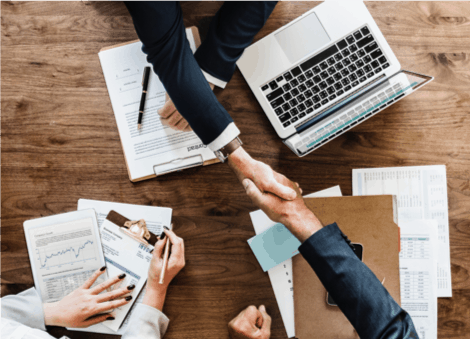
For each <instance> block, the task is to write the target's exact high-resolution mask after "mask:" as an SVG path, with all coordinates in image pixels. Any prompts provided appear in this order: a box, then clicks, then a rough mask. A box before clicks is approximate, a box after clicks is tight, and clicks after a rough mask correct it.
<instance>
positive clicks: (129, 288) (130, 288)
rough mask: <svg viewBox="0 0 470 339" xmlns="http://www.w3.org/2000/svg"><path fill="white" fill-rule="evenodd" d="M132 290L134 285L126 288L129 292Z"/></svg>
mask: <svg viewBox="0 0 470 339" xmlns="http://www.w3.org/2000/svg"><path fill="white" fill-rule="evenodd" d="M134 288H135V285H134V284H132V285H129V286H127V289H128V290H129V291H130V290H133V289H134Z"/></svg>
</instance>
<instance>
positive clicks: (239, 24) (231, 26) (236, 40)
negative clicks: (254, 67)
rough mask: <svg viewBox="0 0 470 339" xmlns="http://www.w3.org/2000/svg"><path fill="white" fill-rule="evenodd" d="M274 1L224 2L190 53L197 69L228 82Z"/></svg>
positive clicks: (266, 18) (267, 15) (268, 13)
mask: <svg viewBox="0 0 470 339" xmlns="http://www.w3.org/2000/svg"><path fill="white" fill-rule="evenodd" d="M276 3H277V1H227V2H225V3H224V4H223V5H222V7H221V8H220V9H219V11H218V12H217V14H216V15H215V16H214V18H213V19H212V21H211V24H210V27H209V31H208V33H207V36H206V38H205V40H204V42H203V43H202V44H201V47H199V48H198V50H197V51H196V53H195V54H194V56H195V58H196V60H197V62H198V63H199V65H200V66H201V68H202V69H203V70H204V71H205V72H207V73H209V74H210V75H212V76H214V77H216V78H218V79H220V80H223V81H225V82H228V81H229V80H230V78H231V77H232V75H233V72H234V71H235V67H236V65H235V63H236V62H237V60H238V59H239V58H240V57H241V55H242V53H243V51H244V50H245V48H246V47H248V46H249V45H250V44H251V42H252V41H253V38H254V37H255V35H256V34H257V33H258V32H259V31H260V30H261V28H262V27H263V26H264V24H265V22H266V20H268V18H269V16H270V15H271V12H272V11H273V10H274V7H275V6H276Z"/></svg>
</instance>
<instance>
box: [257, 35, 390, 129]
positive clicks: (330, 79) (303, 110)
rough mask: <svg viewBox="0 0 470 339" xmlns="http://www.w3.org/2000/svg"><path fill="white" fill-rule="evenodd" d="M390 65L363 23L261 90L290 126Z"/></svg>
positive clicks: (282, 122)
mask: <svg viewBox="0 0 470 339" xmlns="http://www.w3.org/2000/svg"><path fill="white" fill-rule="evenodd" d="M389 66H390V63H389V62H388V60H387V58H386V57H385V55H384V54H383V52H382V51H381V49H380V48H379V46H378V44H377V42H376V41H375V39H374V37H373V36H372V34H371V33H370V31H369V28H368V27H367V26H364V27H362V28H361V29H359V30H357V31H356V32H354V33H352V34H351V35H349V36H347V37H346V38H344V39H342V40H340V41H338V42H337V43H336V44H334V45H332V46H330V47H329V48H327V49H326V50H324V51H322V52H320V53H318V54H317V55H315V56H314V57H312V58H310V59H308V60H306V61H304V62H302V63H301V64H299V65H297V66H296V67H294V68H292V69H291V70H289V71H288V72H285V73H283V74H280V75H278V76H277V77H276V78H275V79H274V80H272V81H270V82H269V83H267V84H265V85H263V86H261V90H262V91H264V92H265V95H266V99H267V100H268V101H269V103H270V104H271V107H272V108H273V110H274V112H275V113H276V115H277V117H278V119H279V121H280V122H281V124H282V126H284V127H289V126H290V125H291V124H293V123H295V122H297V121H299V120H300V119H302V118H304V117H306V116H312V114H313V113H316V112H319V111H320V110H322V109H324V108H325V107H326V105H327V104H328V103H329V102H330V101H332V100H335V99H336V98H337V97H340V96H342V95H344V94H347V93H349V92H352V91H353V90H355V89H356V88H355V87H357V86H358V85H359V84H361V83H363V82H364V81H366V80H367V79H369V78H372V77H373V76H374V75H375V74H377V73H379V72H381V71H382V70H384V69H386V68H387V67H389ZM268 92H269V93H268ZM266 93H267V94H266Z"/></svg>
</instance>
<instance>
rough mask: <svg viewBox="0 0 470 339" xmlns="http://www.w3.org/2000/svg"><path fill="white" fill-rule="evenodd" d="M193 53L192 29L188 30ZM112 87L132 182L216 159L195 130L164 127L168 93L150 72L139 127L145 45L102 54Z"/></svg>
mask: <svg viewBox="0 0 470 339" xmlns="http://www.w3.org/2000/svg"><path fill="white" fill-rule="evenodd" d="M186 32H187V35H188V40H189V42H190V47H191V49H192V51H193V53H194V52H195V50H196V46H195V43H194V38H193V35H192V33H191V30H190V29H189V28H188V29H187V30H186ZM98 55H99V58H100V62H101V67H102V69H103V74H104V78H105V81H106V86H107V88H108V92H109V97H110V99H111V104H112V107H113V111H114V115H115V117H116V122H117V126H118V130H119V135H120V137H121V143H122V147H123V150H124V155H125V158H126V162H127V168H128V172H129V177H130V179H131V181H138V180H143V179H147V178H151V177H153V176H155V174H156V172H158V173H164V172H165V171H171V169H172V168H173V167H182V166H189V165H190V164H192V163H200V164H201V165H202V163H203V162H204V161H209V160H212V159H216V156H215V154H214V152H212V151H211V150H210V149H209V148H207V147H206V146H205V145H204V144H203V143H202V141H201V140H200V139H199V138H198V136H197V135H196V134H195V133H194V132H192V131H191V132H181V131H176V130H173V129H171V128H170V127H168V126H165V125H163V124H162V122H161V120H160V116H159V114H158V110H159V109H160V108H162V107H163V105H164V104H165V101H166V92H165V88H164V87H163V84H162V83H161V82H160V80H159V79H158V76H157V75H156V74H155V73H153V71H152V73H151V74H150V80H149V84H148V89H147V99H146V102H145V109H144V115H143V120H142V128H141V129H140V130H138V129H137V118H138V114H139V103H140V98H141V94H142V84H141V82H142V75H143V72H144V68H145V67H146V66H150V67H151V66H152V65H150V64H149V63H148V62H147V60H146V55H145V54H144V53H143V52H142V43H141V42H140V41H138V42H133V43H129V44H126V45H122V46H119V47H115V48H111V49H107V50H103V51H101V52H100V53H99V54H98Z"/></svg>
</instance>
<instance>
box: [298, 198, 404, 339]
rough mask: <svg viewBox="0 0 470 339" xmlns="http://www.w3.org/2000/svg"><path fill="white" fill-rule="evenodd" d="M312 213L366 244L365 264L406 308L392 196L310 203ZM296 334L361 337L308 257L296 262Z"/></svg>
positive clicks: (302, 338)
mask: <svg viewBox="0 0 470 339" xmlns="http://www.w3.org/2000/svg"><path fill="white" fill-rule="evenodd" d="M305 202H306V204H307V206H308V208H309V209H310V210H312V211H313V212H314V213H315V215H316V216H317V217H318V218H319V219H320V221H321V222H322V223H323V225H329V224H331V223H334V222H336V223H337V224H338V226H339V228H340V229H341V230H342V231H343V233H344V234H346V235H347V236H348V238H349V239H350V240H351V241H352V242H353V243H360V244H362V245H363V248H364V251H363V262H364V263H365V264H366V265H367V266H368V267H369V268H370V269H371V270H372V272H374V274H375V275H376V276H377V278H378V279H379V280H380V281H383V279H384V278H385V281H384V286H385V288H386V289H387V290H388V292H389V293H390V294H391V296H392V297H393V298H394V299H395V301H396V302H397V303H398V304H400V276H399V263H398V254H399V244H400V242H399V237H400V234H399V228H398V226H397V216H396V199H395V197H394V196H392V195H381V196H358V197H335V198H310V199H305ZM293 274H294V277H293V282H294V310H295V334H296V337H297V338H299V339H307V338H321V339H327V338H348V339H351V338H359V336H358V335H357V333H356V332H355V331H354V328H353V327H352V325H351V323H350V322H349V321H348V319H347V318H346V317H345V316H344V314H343V313H342V312H341V310H340V309H339V308H338V307H337V306H330V305H328V304H327V301H326V299H327V292H326V290H325V288H324V287H323V285H322V283H321V282H320V280H319V279H318V277H317V276H316V274H315V272H314V271H313V270H312V268H311V267H310V265H309V264H308V263H307V262H306V261H305V259H304V258H303V257H302V255H297V256H295V257H294V258H293Z"/></svg>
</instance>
